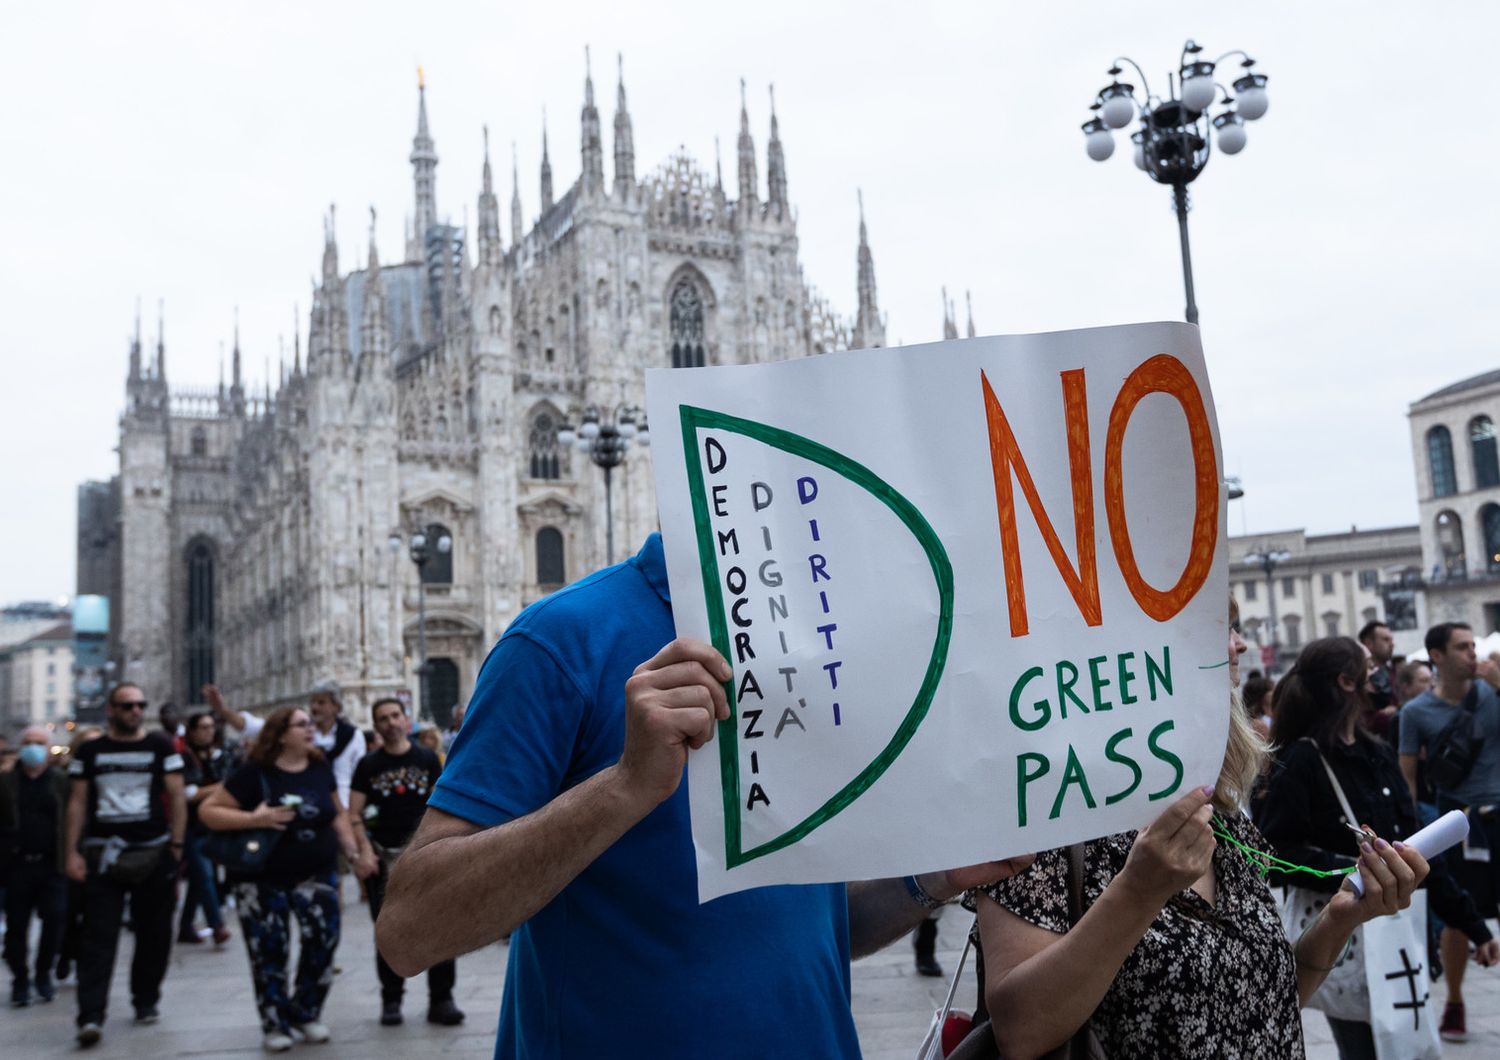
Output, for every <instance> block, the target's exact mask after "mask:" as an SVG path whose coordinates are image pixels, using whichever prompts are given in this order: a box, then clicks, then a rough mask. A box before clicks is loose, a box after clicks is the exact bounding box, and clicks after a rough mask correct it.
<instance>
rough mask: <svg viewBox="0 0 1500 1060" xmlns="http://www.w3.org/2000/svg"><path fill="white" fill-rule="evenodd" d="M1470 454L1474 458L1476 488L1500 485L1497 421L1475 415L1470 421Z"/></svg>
mask: <svg viewBox="0 0 1500 1060" xmlns="http://www.w3.org/2000/svg"><path fill="white" fill-rule="evenodd" d="M1469 455H1470V456H1472V457H1473V459H1474V488H1475V489H1477V490H1482V489H1488V488H1489V487H1491V486H1500V454H1497V453H1496V450H1495V421H1494V420H1492V419H1490V418H1489V417H1488V416H1475V417H1474V418H1473V419H1472V420H1470V421H1469Z"/></svg>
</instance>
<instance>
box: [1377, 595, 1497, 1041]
mask: <svg viewBox="0 0 1500 1060" xmlns="http://www.w3.org/2000/svg"><path fill="white" fill-rule="evenodd" d="M1426 643H1427V655H1428V658H1429V659H1430V660H1431V662H1432V666H1433V670H1434V675H1433V683H1432V687H1431V688H1429V689H1428V690H1427V691H1426V692H1423V693H1422V694H1421V695H1420V696H1417V697H1416V698H1415V699H1413V700H1411V701H1410V702H1408V703H1405V704H1403V705H1402V707H1401V712H1400V713H1399V714H1397V716H1396V717H1397V719H1398V723H1399V724H1400V726H1401V738H1400V752H1401V755H1400V758H1401V773H1402V775H1403V776H1405V777H1406V783H1407V786H1408V787H1409V788H1411V792H1412V798H1413V799H1414V800H1415V799H1416V797H1417V761H1418V757H1419V756H1420V755H1421V754H1423V753H1424V752H1426V753H1430V749H1431V747H1432V745H1433V741H1434V740H1436V739H1437V737H1438V734H1439V733H1441V732H1442V731H1443V730H1444V729H1446V728H1447V727H1448V725H1449V724H1450V723H1451V722H1452V721H1453V719H1454V718H1456V717H1457V716H1458V714H1459V712H1460V711H1462V710H1463V709H1464V706H1463V704H1464V700H1465V698H1467V696H1468V695H1469V691H1470V689H1474V690H1475V692H1476V702H1475V709H1474V715H1475V718H1476V719H1477V721H1478V726H1477V728H1478V730H1479V735H1480V736H1482V737H1483V738H1484V744H1483V746H1482V747H1481V748H1480V751H1479V754H1478V755H1477V756H1476V757H1475V760H1474V766H1473V768H1472V769H1470V770H1469V775H1468V776H1467V777H1465V778H1464V781H1463V783H1462V784H1459V785H1457V786H1456V787H1454V788H1453V789H1452V790H1451V791H1443V790H1441V789H1440V790H1439V791H1438V802H1439V806H1438V809H1440V810H1447V809H1451V808H1452V804H1453V803H1458V804H1459V805H1460V806H1463V807H1465V808H1467V809H1468V810H1469V842H1468V843H1467V844H1465V845H1464V846H1460V847H1456V848H1454V849H1453V850H1452V851H1450V852H1449V853H1448V854H1447V855H1445V857H1446V858H1447V859H1448V867H1449V870H1450V871H1451V872H1452V873H1453V875H1454V877H1455V878H1456V879H1457V880H1458V882H1459V883H1460V884H1461V885H1462V886H1463V888H1464V890H1466V891H1468V892H1469V894H1470V895H1472V896H1473V898H1474V904H1475V905H1477V906H1478V907H1479V913H1480V915H1481V916H1483V917H1486V918H1494V917H1495V916H1496V915H1497V914H1500V903H1497V899H1500V818H1497V817H1496V816H1495V815H1494V814H1495V809H1496V808H1497V807H1500V698H1497V697H1496V695H1495V690H1494V689H1493V688H1492V687H1491V686H1490V683H1489V681H1488V680H1486V678H1489V677H1492V676H1494V664H1493V663H1490V662H1489V661H1488V660H1486V661H1485V663H1486V665H1485V670H1486V671H1488V672H1482V671H1481V669H1480V666H1479V663H1478V660H1477V659H1476V658H1475V652H1474V631H1473V630H1472V629H1470V628H1469V627H1468V626H1467V625H1465V624H1464V623H1462V622H1444V623H1442V624H1440V625H1436V626H1433V627H1432V628H1431V629H1429V630H1428V631H1427V641H1426ZM1478 847H1488V850H1486V851H1484V853H1486V854H1489V855H1491V856H1490V857H1488V858H1487V859H1485V860H1480V859H1477V858H1471V857H1468V856H1466V855H1468V854H1470V853H1472V851H1471V850H1470V849H1469V848H1478ZM1442 949H1443V975H1444V978H1445V979H1446V980H1447V983H1448V1003H1447V1005H1446V1006H1445V1007H1444V1009H1443V1020H1442V1024H1441V1025H1440V1027H1439V1033H1440V1034H1441V1035H1442V1037H1443V1038H1444V1039H1445V1040H1447V1041H1457V1042H1461V1041H1465V1040H1466V1039H1467V1037H1468V1030H1467V1028H1466V1026H1465V1021H1464V996H1463V981H1464V969H1465V967H1466V966H1467V965H1468V963H1469V940H1468V939H1467V938H1466V937H1465V936H1464V935H1463V933H1462V932H1460V931H1458V930H1456V929H1454V928H1452V927H1444V928H1443V940H1442Z"/></svg>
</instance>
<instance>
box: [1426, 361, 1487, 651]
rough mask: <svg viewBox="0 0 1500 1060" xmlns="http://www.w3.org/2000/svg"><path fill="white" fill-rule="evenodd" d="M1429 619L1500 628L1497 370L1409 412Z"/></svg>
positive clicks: (1477, 628)
mask: <svg viewBox="0 0 1500 1060" xmlns="http://www.w3.org/2000/svg"><path fill="white" fill-rule="evenodd" d="M1407 417H1408V419H1409V420H1410V422H1411V442H1412V458H1413V461H1414V463H1415V465H1416V476H1417V510H1418V513H1419V517H1420V520H1421V521H1420V529H1421V534H1422V556H1423V571H1424V573H1425V575H1426V580H1427V604H1428V609H1429V611H1430V613H1431V617H1432V621H1433V622H1445V621H1464V622H1468V623H1470V624H1471V625H1472V626H1473V627H1474V629H1475V631H1476V632H1477V633H1479V634H1480V635H1483V634H1485V633H1490V632H1493V631H1494V630H1497V629H1500V454H1497V452H1496V438H1495V425H1496V423H1497V422H1500V371H1492V372H1485V373H1483V374H1482V375H1476V376H1474V377H1472V378H1470V379H1465V380H1462V381H1461V382H1457V383H1453V384H1452V385H1450V386H1445V387H1443V388H1442V389H1441V390H1436V391H1434V392H1433V393H1431V394H1428V395H1427V396H1426V397H1424V398H1422V399H1421V400H1420V401H1416V402H1413V403H1412V405H1411V408H1410V409H1409V410H1408V412H1407Z"/></svg>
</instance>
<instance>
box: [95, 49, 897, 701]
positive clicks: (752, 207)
mask: <svg viewBox="0 0 1500 1060" xmlns="http://www.w3.org/2000/svg"><path fill="white" fill-rule="evenodd" d="M769 117H770V130H769V131H770V138H769V142H768V145H767V150H766V153H765V156H764V162H765V180H764V181H762V180H761V178H760V176H759V165H760V161H759V159H758V158H757V153H756V148H755V142H754V138H753V136H752V134H751V129H750V117H749V113H748V108H747V107H746V105H745V104H744V103H743V100H742V105H741V110H740V114H739V139H738V143H737V149H736V152H735V157H734V161H735V166H736V173H735V175H736V176H737V178H738V180H737V187H736V191H737V194H731V192H730V190H729V189H727V188H726V186H725V182H724V179H723V176H722V174H721V173H719V172H715V173H713V174H709V173H707V172H705V171H704V170H703V169H702V168H700V166H699V165H698V164H697V163H696V162H695V161H694V160H693V159H692V158H690V157H688V156H687V155H686V154H678V155H677V156H675V157H673V158H671V159H669V160H667V161H666V162H665V164H663V165H662V166H661V167H660V168H659V169H657V170H656V171H655V172H652V173H649V174H647V175H644V176H637V174H636V168H635V151H634V145H633V133H632V124H631V116H630V114H629V112H628V110H627V107H626V98H625V86H624V81H623V77H622V79H621V81H620V83H619V86H618V89H617V95H616V103H615V113H614V136H613V145H612V146H613V173H612V179H606V177H605V164H606V161H605V147H604V137H603V133H602V131H601V126H600V115H599V109H598V108H597V106H596V105H595V102H594V86H593V81H592V78H591V77H586V78H585V81H584V104H583V108H582V111H581V116H580V133H581V136H580V141H581V151H580V172H579V174H578V176H577V179H576V180H574V181H573V182H572V183H571V185H570V186H567V187H565V189H564V190H563V192H562V194H561V195H558V196H554V192H553V174H552V163H551V160H550V156H549V154H548V152H547V148H546V141H545V137H544V141H543V156H542V166H541V173H540V182H539V191H540V196H539V200H538V209H537V210H536V211H534V212H533V213H532V217H533V218H534V220H533V222H532V223H530V224H529V225H528V224H526V223H525V222H524V217H525V213H526V211H525V210H524V208H523V206H522V199H521V191H520V187H519V182H518V181H516V180H515V174H514V170H513V172H512V179H513V188H512V195H511V201H510V211H509V226H508V229H509V230H508V232H506V233H504V234H502V227H501V211H500V206H499V201H498V199H497V196H496V194H495V181H494V176H493V173H492V170H491V166H490V162H489V158H488V149H487V143H486V157H485V162H484V166H483V170H482V172H481V174H479V185H480V192H479V195H478V201H477V204H476V206H477V209H476V211H475V218H476V221H477V224H476V225H475V227H474V230H473V231H472V232H471V231H470V230H469V229H468V227H467V225H465V226H459V225H456V224H453V223H451V222H449V221H446V220H443V219H442V218H443V216H444V215H443V214H442V213H440V211H439V206H438V196H437V191H436V169H437V162H438V156H437V150H436V142H435V139H434V137H433V135H432V132H431V130H430V127H429V121H428V108H427V99H426V93H425V89H423V90H422V91H421V95H420V97H419V100H418V108H417V131H416V136H415V138H414V139H413V140H412V150H411V156H410V161H411V165H412V180H413V200H412V205H413V209H412V212H411V214H410V215H409V217H408V223H407V234H408V237H407V240H406V244H405V246H404V247H403V248H402V250H401V253H400V255H399V257H397V258H396V259H395V260H390V259H389V258H386V257H382V255H381V253H380V250H379V248H377V246H376V244H375V237H374V225H373V212H374V211H373V208H372V210H371V213H372V223H371V228H370V235H369V238H368V242H367V243H366V244H365V246H364V247H363V248H362V249H364V250H365V253H364V255H363V259H364V260H363V261H359V262H358V264H359V266H360V267H356V268H354V269H353V270H352V271H351V270H348V269H347V268H345V267H344V266H343V265H341V256H340V248H339V243H338V238H337V233H336V228H335V225H334V217H333V213H332V211H331V210H330V214H329V217H328V220H327V223H326V226H325V246H324V252H323V261H322V268H321V272H320V277H319V279H318V281H317V285H316V290H315V295H314V301H313V305H312V312H311V316H310V319H309V320H308V321H307V325H306V326H307V347H306V360H305V363H304V360H303V351H302V346H301V342H300V336H299V341H298V343H297V344H296V346H295V347H294V349H295V352H294V355H293V356H294V361H293V364H292V365H291V367H290V370H289V371H287V372H285V373H284V375H283V378H282V380H281V382H280V384H279V386H278V387H277V388H276V389H275V391H274V392H272V391H271V390H270V389H269V388H268V389H267V391H266V392H265V393H250V392H248V391H247V390H246V388H245V387H244V385H243V382H242V374H241V351H240V348H239V340H238V336H236V339H235V343H234V349H233V360H232V368H231V371H230V373H229V378H228V380H227V382H221V384H220V386H219V387H218V388H217V389H212V388H206V389H199V390H185V389H182V388H180V387H169V386H168V384H167V368H166V360H167V355H166V344H165V341H164V340H163V339H162V338H161V336H160V331H161V327H160V325H158V339H157V343H156V348H155V351H154V356H153V355H152V354H151V352H150V351H147V350H145V349H143V347H142V343H141V340H140V333H139V325H138V326H137V333H136V340H135V342H134V344H133V346H132V347H131V351H130V366H129V374H128V379H127V383H126V408H125V412H124V415H123V417H122V419H121V431H120V447H119V451H120V472H119V476H118V479H117V481H116V482H115V483H113V484H112V486H111V488H110V489H105V488H103V487H100V488H98V489H95V490H91V491H89V496H90V497H97V498H98V499H100V500H101V503H103V501H104V499H105V498H109V497H114V498H117V500H115V501H113V502H112V503H113V505H114V509H113V510H112V511H108V512H102V514H101V513H98V512H94V513H93V514H92V515H91V516H90V517H91V518H97V519H99V520H101V521H105V522H109V521H113V523H114V524H115V529H117V531H118V532H117V533H113V534H112V533H109V532H106V531H107V529H108V528H105V527H100V528H82V527H81V528H80V540H82V541H85V542H86V543H89V544H88V548H90V549H92V548H95V547H96V544H97V547H98V548H101V549H109V548H115V549H118V557H117V558H116V559H115V560H111V559H110V558H109V557H105V556H100V557H92V554H91V569H92V568H93V567H97V568H98V570H99V571H101V572H105V571H111V570H116V569H117V570H118V571H119V576H118V579H117V580H116V581H115V584H114V585H113V587H112V590H113V594H114V595H116V596H117V597H118V599H117V600H116V601H115V602H114V605H113V607H112V609H111V616H112V617H111V621H112V628H111V638H110V640H111V650H112V652H113V654H114V656H115V659H114V661H115V663H116V669H115V673H116V674H117V675H118V676H121V677H127V678H129V679H130V680H133V681H138V682H140V683H141V684H142V685H143V686H144V687H146V688H147V689H148V690H149V695H150V697H151V698H152V700H153V701H159V700H167V699H171V700H176V701H177V702H179V703H184V702H193V701H196V700H197V699H198V689H199V687H200V685H201V684H202V683H203V682H205V681H208V680H213V681H215V682H216V683H218V684H219V685H220V686H221V687H222V688H224V690H225V693H226V695H227V696H228V697H229V699H230V701H231V702H233V703H235V704H237V705H239V706H242V707H248V708H251V709H265V708H268V707H272V706H275V705H277V704H282V703H289V702H298V701H300V700H301V698H302V697H303V696H304V695H305V694H306V691H307V689H308V688H309V687H310V686H311V685H313V684H314V683H315V682H317V681H320V680H323V679H328V678H331V679H333V680H336V681H338V682H339V683H340V684H341V685H342V686H343V687H344V688H345V690H346V694H347V702H348V705H349V706H350V707H351V708H352V711H353V713H354V714H355V716H356V717H357V718H363V716H364V710H365V708H366V707H367V705H368V703H369V702H370V700H371V699H372V698H373V697H375V696H377V695H382V694H389V693H391V692H397V691H399V690H403V689H404V690H415V689H416V688H418V687H419V681H418V680H417V664H418V662H419V658H420V654H419V652H420V648H419V644H420V641H421V635H420V633H421V631H420V630H419V622H418V616H419V582H418V574H417V568H416V567H415V565H414V564H413V563H412V562H411V561H410V560H409V559H408V558H407V556H406V555H405V553H404V551H401V552H397V553H394V554H393V553H392V551H391V550H390V549H389V548H388V547H387V542H388V539H389V538H390V537H391V535H392V533H393V531H399V532H401V533H402V534H407V535H409V534H410V533H411V532H412V531H414V530H416V529H419V528H420V529H424V530H429V531H431V533H432V535H433V536H434V539H435V538H436V537H437V536H439V535H441V536H447V537H448V538H449V539H450V540H451V541H452V550H451V552H450V553H449V554H447V555H444V556H440V557H434V559H433V560H431V561H429V563H428V564H427V565H426V566H425V567H424V568H422V570H423V574H422V578H421V581H422V582H423V583H425V590H426V593H425V599H426V623H425V630H426V643H427V651H428V658H429V660H430V666H429V674H430V678H429V706H430V713H431V714H432V715H433V716H434V717H435V718H436V720H437V721H438V722H439V723H446V720H447V712H448V711H449V710H451V708H452V706H453V705H454V704H455V703H458V702H460V701H462V700H463V699H464V698H466V697H467V695H468V693H469V691H470V690H471V689H472V688H473V683H474V678H475V676H476V675H477V673H478V670H479V667H480V665H481V664H482V662H483V660H484V658H485V655H486V653H487V652H488V650H489V648H490V646H491V645H492V644H493V643H494V642H495V640H496V639H497V638H498V636H499V635H500V632H501V631H502V630H503V629H504V628H505V626H506V624H507V623H508V622H509V621H510V620H511V619H512V618H513V617H514V616H515V615H516V614H517V613H518V612H519V611H520V610H521V609H522V608H524V607H525V606H527V605H528V604H530V603H532V602H533V601H535V600H537V599H539V598H540V597H541V596H543V595H544V594H546V593H547V592H549V591H551V590H552V589H555V588H557V587H558V586H560V585H562V584H564V583H566V582H569V581H572V580H574V579H576V578H578V577H580V576H581V575H583V574H585V573H587V572H589V571H590V570H593V569H595V568H597V567H599V566H602V565H603V564H604V562H605V559H606V557H605V542H606V538H607V530H608V529H611V528H607V527H606V525H605V498H604V488H603V487H604V479H603V476H602V475H601V473H600V471H599V469H598V468H596V467H594V466H593V464H592V463H591V462H590V461H589V460H588V459H587V458H586V457H585V456H583V455H581V454H580V453H578V452H576V451H570V450H568V449H567V448H566V447H564V446H561V445H560V444H559V440H558V432H559V427H560V426H561V425H563V424H564V423H569V422H570V423H573V424H577V423H578V422H579V420H578V417H579V415H580V414H581V412H582V411H583V410H585V409H587V408H589V407H591V406H593V407H598V408H601V409H604V410H618V409H624V408H631V407H635V408H639V407H642V406H644V404H645V393H644V373H645V370H646V369H648V368H654V367H691V366H696V365H718V364H742V363H755V362H764V361H773V360H780V359H784V358H790V357H801V356H806V355H810V354H816V353H821V352H825V351H830V350H834V349H842V348H846V347H871V346H881V345H884V343H885V323H884V320H883V318H882V316H881V314H880V312H879V309H878V306H877V302H876V293H875V274H874V264H873V259H872V257H871V254H870V249H869V245H868V242H867V240H866V236H865V225H864V220H863V211H862V208H861V217H860V223H859V233H858V234H859V242H858V250H857V253H852V254H851V258H852V259H854V260H853V261H851V264H852V265H854V266H855V268H856V270H857V274H858V291H859V306H858V312H857V313H856V314H855V315H854V317H853V318H852V319H848V320H845V319H843V318H841V317H839V316H838V315H836V314H835V313H834V312H833V311H832V310H831V309H830V307H829V305H828V303H827V302H826V301H825V300H823V299H822V298H820V297H819V296H818V295H817V293H816V292H815V291H814V290H813V288H812V287H811V286H810V285H809V284H808V283H807V282H806V280H805V279H804V276H803V273H802V266H801V264H800V261H799V256H798V254H799V251H798V234H797V224H798V222H797V217H796V214H795V212H794V210H793V208H792V205H791V200H790V198H789V193H788V183H787V167H786V157H785V154H784V152H783V146H782V142H781V138H780V133H779V129H778V124H777V118H776V114H775V112H774V109H773V110H772V112H771V113H770V115H769ZM479 132H480V130H477V129H475V130H470V134H471V135H475V136H478V135H479ZM716 170H717V166H716ZM851 190H853V189H851ZM853 234H854V233H853V232H852V231H851V236H852V235H853ZM851 249H852V248H851ZM299 331H300V329H299ZM651 483H652V477H651V466H650V451H649V449H643V448H641V447H639V446H637V447H635V451H634V452H633V454H632V455H630V456H629V458H628V459H627V460H626V461H625V462H624V464H623V465H622V466H620V467H619V468H617V469H616V470H615V471H614V473H613V484H614V497H613V501H614V503H613V505H612V511H613V519H612V530H613V540H614V541H615V545H616V547H615V551H616V556H615V558H616V559H619V558H622V557H623V556H624V555H628V554H629V553H630V552H631V551H633V550H634V549H635V548H636V547H637V546H639V544H640V543H641V542H642V541H643V540H644V538H645V537H646V535H647V534H648V533H649V532H650V531H651V530H653V529H654V528H655V525H656V508H655V499H654V497H653V495H652V485H651ZM89 510H90V512H93V508H90V509H89ZM85 530H87V531H88V532H85ZM95 530H97V532H94V531H95ZM81 547H82V546H81ZM94 560H97V562H94ZM100 577H101V578H102V577H103V574H102V573H101V575H100ZM94 591H97V590H94Z"/></svg>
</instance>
